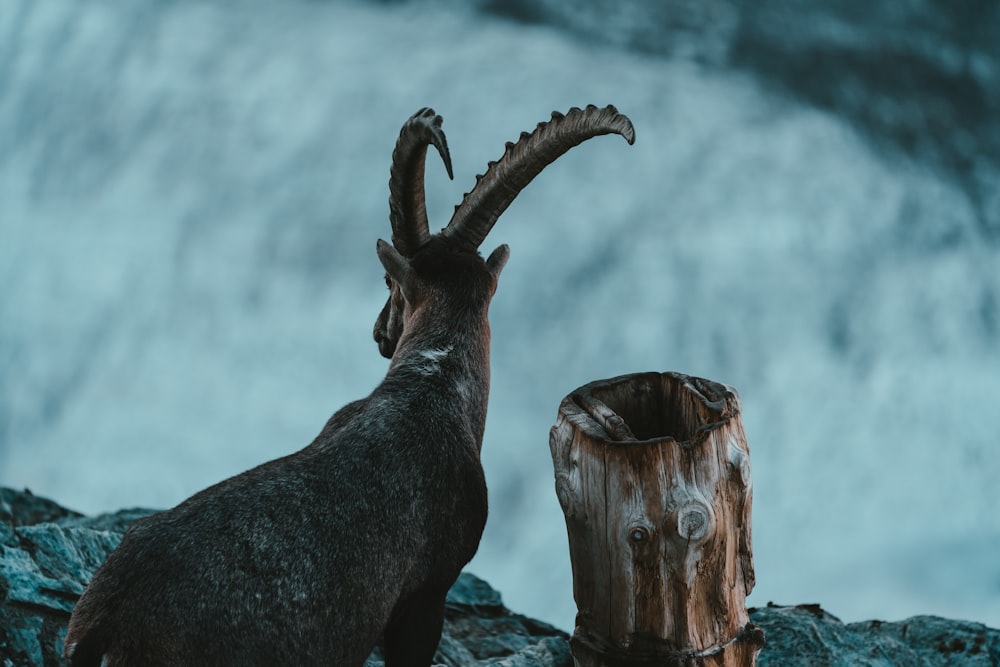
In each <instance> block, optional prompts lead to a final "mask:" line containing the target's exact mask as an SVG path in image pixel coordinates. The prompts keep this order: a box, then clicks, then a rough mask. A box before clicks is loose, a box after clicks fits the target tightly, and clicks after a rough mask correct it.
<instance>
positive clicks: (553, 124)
mask: <svg viewBox="0 0 1000 667" xmlns="http://www.w3.org/2000/svg"><path fill="white" fill-rule="evenodd" d="M612 133H614V134H620V135H622V136H623V137H625V141H627V142H628V143H629V144H630V145H631V144H633V143H635V128H634V127H632V121H630V120H629V119H628V117H627V116H625V115H624V114H620V113H618V109H616V108H614V107H613V106H611V105H608V106H606V107H604V108H603V109H599V108H598V107H596V106H594V105H592V104H591V105H588V106H587V108H586V109H579V108H577V107H573V108H572V109H570V110H569V111H568V112H567V113H566V114H565V115H563V114H561V113H559V112H558V111H553V112H552V120H550V121H548V122H543V123H539V124H538V127H536V128H535V131H534V132H532V133H531V134H528V133H527V132H522V133H521V137H520V139H518V140H517V143H511V142H508V143H507V150H505V151H504V154H503V156H502V157H501V158H500V159H499V160H497V161H496V162H490V163H489V166H488V167H487V169H486V173H485V174H483V175H482V176H477V177H476V185H475V187H473V188H472V191H471V192H469V193H467V194H466V195H465V196H464V197H463V198H462V203H461V204H459V205H458V206H456V207H455V214H454V215H452V216H451V221H450V222H449V223H448V226H447V227H446V228H445V229H443V230H442V231H441V234H442V235H444V236H448V237H451V238H454V239H457V240H461V241H462V242H464V243H467V244H469V245H471V246H472V247H475V248H478V247H479V245H480V244H481V243H482V242H483V240H484V239H485V238H486V235H487V234H489V233H490V230H491V229H493V225H494V224H496V221H497V219H498V218H499V217H500V215H501V214H502V213H503V212H504V211H505V210H507V207H508V206H510V203H511V202H512V201H514V199H515V198H516V197H517V195H518V194H519V193H520V192H521V190H523V189H524V187H525V186H526V185H528V183H530V182H531V179H533V178H534V177H535V176H538V174H540V173H541V171H542V170H543V169H545V167H547V166H549V165H550V164H552V163H553V162H555V161H556V160H557V159H558V158H559V156H561V155H562V154H563V153H565V152H566V151H568V150H569V149H570V148H573V147H574V146H576V145H578V144H581V143H583V142H584V141H586V140H587V139H590V138H592V137H596V136H599V135H602V134H612Z"/></svg>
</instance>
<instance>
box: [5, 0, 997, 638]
mask: <svg viewBox="0 0 1000 667" xmlns="http://www.w3.org/2000/svg"><path fill="white" fill-rule="evenodd" d="M589 102H593V103H597V104H605V103H609V102H610V103H614V104H615V105H617V106H618V107H619V109H621V110H622V111H623V112H625V113H627V114H628V115H629V116H630V117H631V118H632V120H633V122H634V123H635V126H636V128H637V141H636V145H635V146H632V147H629V146H627V145H626V144H625V143H624V142H623V141H621V140H620V138H617V137H611V138H609V137H604V138H599V139H595V140H593V141H591V142H588V143H587V144H585V145H583V146H581V147H579V148H577V149H574V151H573V152H571V153H570V154H568V155H567V156H566V157H565V158H563V159H562V160H561V161H560V162H558V163H557V164H555V165H553V166H552V167H550V168H549V169H547V170H546V171H545V172H544V173H543V174H542V175H541V176H539V178H537V179H536V180H535V181H534V182H533V183H532V184H531V185H530V186H529V187H528V189H527V190H525V191H524V193H523V194H522V195H521V197H519V199H518V200H517V201H516V202H515V203H514V205H513V206H511V208H510V209H509V210H508V212H507V213H506V214H505V215H504V217H503V218H502V220H501V221H500V223H499V224H498V226H497V228H496V230H495V231H494V233H493V234H492V235H491V238H490V239H489V240H488V241H487V244H486V248H485V249H486V250H491V249H492V248H493V247H494V246H495V245H496V244H499V243H501V242H507V243H509V244H510V245H511V248H512V258H511V262H510V263H509V264H508V267H507V269H506V270H505V272H504V276H503V280H502V282H501V286H500V291H499V292H498V294H497V297H496V299H495V301H494V304H493V308H492V312H491V320H492V322H493V332H494V348H493V388H492V396H491V405H490V416H489V420H488V426H487V433H486V444H485V447H484V462H485V465H486V468H487V479H488V482H489V484H490V490H491V517H490V523H489V525H488V527H487V533H486V536H485V538H484V541H483V544H482V546H481V548H480V553H479V555H478V556H477V557H476V560H475V561H474V562H473V563H472V565H471V566H470V567H471V569H472V570H473V571H475V572H476V573H477V574H479V575H481V576H483V577H484V578H486V579H488V580H489V581H490V582H491V583H492V584H493V585H494V586H496V587H497V588H498V589H499V590H501V591H503V592H504V595H505V599H506V602H507V603H508V604H509V606H510V607H511V608H513V609H517V610H518V611H520V612H524V613H528V614H531V615H534V616H537V617H540V618H543V619H546V620H549V621H552V622H554V623H556V624H558V625H560V626H562V627H564V628H570V627H571V626H572V619H573V614H574V612H575V607H574V605H573V600H572V593H571V578H570V571H569V562H568V555H567V552H566V537H565V528H564V525H563V520H562V515H561V513H560V510H559V507H558V504H557V502H556V499H555V494H554V492H553V484H552V473H551V463H550V460H549V453H548V442H547V437H548V428H549V427H550V426H551V424H552V423H553V421H554V418H555V411H556V407H557V406H558V403H559V400H560V399H561V398H562V396H563V395H565V394H566V393H568V392H569V391H570V390H572V389H573V388H575V387H576V386H579V385H581V384H584V383H585V382H588V381H590V380H593V379H598V378H602V377H609V376H612V375H618V374H622V373H628V372H636V371H646V370H678V371H682V372H686V373H691V374H694V375H700V376H703V377H708V378H712V379H715V380H718V381H722V382H726V383H727V384H730V385H733V386H735V387H736V388H738V389H739V391H740V393H741V395H742V398H743V404H744V412H745V415H744V419H745V424H746V427H747V432H748V435H749V438H750V445H751V449H752V454H753V464H754V474H755V512H754V542H755V551H756V565H757V578H758V587H757V591H756V592H755V593H754V595H753V597H752V599H751V602H752V603H756V604H763V603H765V602H766V601H768V600H775V601H777V602H786V603H787V602H805V601H821V602H822V603H823V604H824V606H825V607H827V608H828V609H830V610H831V611H832V612H833V613H835V614H837V615H839V616H841V617H842V618H844V619H845V620H859V619H862V618H869V617H889V618H899V617H902V616H905V615H909V614H914V613H935V614H941V615H950V616H957V617H964V618H970V619H975V620H979V621H984V622H987V623H989V624H991V625H994V626H1000V565H998V561H997V559H996V558H995V554H996V553H998V551H1000V512H998V511H997V510H998V509H1000V500H998V495H997V492H996V481H995V480H996V479H998V478H1000V453H998V443H997V436H996V433H997V420H998V417H997V404H998V403H1000V342H998V339H1000V335H998V334H1000V271H998V270H997V266H1000V262H998V260H1000V257H998V255H1000V253H998V251H997V248H996V247H995V245H989V244H985V243H982V242H980V241H979V240H978V237H977V235H976V233H975V219H974V212H973V211H972V210H971V209H970V206H969V204H968V203H967V201H966V199H965V198H964V197H963V196H962V194H961V193H960V192H958V191H956V190H955V189H953V187H952V186H951V185H950V184H949V183H948V182H947V181H945V180H942V179H941V178H939V177H937V176H936V175H935V174H934V173H933V172H931V171H930V170H929V169H927V168H926V167H924V166H922V165H921V164H919V163H916V162H909V161H906V160H905V159H904V158H902V157H896V158H888V157H885V156H884V154H882V153H878V152H876V151H874V149H873V148H872V147H871V146H870V145H869V144H868V143H867V140H866V139H865V138H864V137H861V136H859V135H857V134H855V132H854V131H853V130H852V129H851V127H850V126H849V125H847V124H846V123H845V122H843V121H842V120H840V119H838V118H837V117H835V116H833V115H829V114H826V113H823V112H820V111H816V110H813V109H810V108H807V107H804V106H801V105H799V104H797V103H796V102H793V101H791V100H790V99H787V98H784V97H778V96H775V95H773V94H771V93H768V92H767V91H766V90H764V89H763V88H761V87H760V86H759V85H758V84H757V83H756V82H755V81H754V80H753V79H752V78H749V77H746V76H740V75H737V74H726V73H724V72H720V71H719V70H716V69H704V68H700V67H698V66H696V65H692V64H685V63H683V62H680V61H672V60H664V59H657V58H645V57H642V56H638V55H635V54H630V53H627V52H624V51H619V50H615V49H612V48H610V47H609V48H608V49H600V48H595V47H593V46H589V47H588V46H585V45H584V44H582V43H580V42H578V41H574V40H573V39H571V38H567V37H565V36H564V35H562V34H560V33H559V32H557V31H554V30H551V29H548V28H543V27H524V26H516V25H514V24H510V23H505V22H503V21H500V20H492V19H485V18H482V17H480V16H476V15H473V14H465V13H462V12H456V11H445V9H443V8H438V9H419V8H416V7H411V6H403V7H398V6H383V5H379V4H370V5H369V4H355V3H350V2H344V3H333V4H324V3H313V2H288V3H284V4H281V5H280V7H279V6H278V5H277V3H266V2H263V1H257V0H255V1H250V2H243V3H222V2H195V1H193V0H190V1H189V0H180V1H178V2H152V1H150V2H143V3H120V2H114V1H113V0H95V1H92V2H88V3H78V2H75V1H73V0H48V1H47V2H45V3H38V2H33V1H32V0H8V2H4V3H2V4H0V483H2V484H5V485H9V486H18V487H19V486H28V487H30V488H32V489H33V490H34V491H35V492H37V493H41V494H46V495H50V496H53V497H55V498H57V499H59V500H60V501H61V502H64V503H65V504H67V505H70V506H72V507H75V508H76V509H79V510H83V511H87V512H94V511H101V510H107V509H112V508H117V507H121V506H135V505H141V506H151V507H164V506H169V505H171V504H174V503H176V502H178V501H180V500H181V499H183V498H184V497H186V496H187V495H189V494H191V493H193V492H195V491H197V490H198V489H200V488H203V487H204V486H207V485H209V484H211V483H213V482H215V481H217V480H219V479H221V478H223V477H225V476H228V475H231V474H234V473H237V472H239V471H241V470H244V469H246V468H248V467H250V466H252V465H255V464H256V463H259V462H261V461H263V460H266V459H269V458H273V457H276V456H280V455H283V454H286V453H288V452H291V451H294V450H296V449H298V448H300V447H302V446H304V445H306V444H307V443H308V442H309V441H310V440H311V438H312V437H313V436H314V435H315V434H316V433H317V432H318V431H319V429H320V427H321V426H322V425H323V423H324V421H325V419H326V418H327V417H328V416H329V414H330V413H332V412H333V411H334V410H335V409H337V408H338V407H340V406H341V405H343V404H344V403H346V402H347V401H349V400H351V399H354V398H357V397H359V396H361V395H363V394H365V393H367V392H368V391H369V390H370V389H371V388H372V387H373V386H374V385H375V384H376V383H377V382H378V381H379V379H380V377H381V375H382V374H383V373H384V371H385V367H386V362H385V361H384V360H383V359H382V358H381V357H379V356H378V353H377V350H376V348H375V346H374V343H373V342H372V341H371V326H372V324H373V322H374V319H375V316H376V315H377V312H378V310H379V309H380V308H381V305H382V300H383V299H384V286H383V285H382V281H381V271H380V267H379V265H378V263H377V261H376V260H375V256H374V245H375V239H376V238H377V237H379V236H381V237H388V235H389V226H388V222H387V206H386V198H387V194H388V193H387V187H386V182H387V179H388V166H389V158H390V155H391V151H392V146H393V143H394V141H395V137H396V134H397V133H398V130H399V126H400V125H401V124H402V122H403V121H404V120H405V119H406V118H407V117H408V116H409V115H410V114H411V113H412V112H413V111H415V110H416V109H417V108H419V107H421V106H425V105H430V106H433V107H434V108H435V109H437V110H438V111H439V112H440V113H441V114H442V115H443V116H444V117H445V125H444V128H445V130H446V132H447V133H448V137H449V144H450V147H451V151H452V157H453V159H454V163H455V170H456V180H455V182H453V183H452V182H449V181H448V180H447V178H446V177H445V174H444V170H443V168H441V166H440V165H439V164H436V162H435V161H434V160H431V161H429V163H428V169H427V173H428V183H427V189H428V198H429V201H428V206H429V210H430V215H431V218H432V225H433V224H434V222H433V221H439V222H438V224H442V225H443V224H444V222H445V221H446V220H447V218H448V216H449V215H450V212H451V206H452V205H453V204H455V203H457V202H458V201H459V199H460V198H461V194H462V192H464V191H466V190H468V189H469V188H470V187H471V185H472V183H473V176H474V174H475V173H479V172H481V171H482V170H483V169H484V167H485V163H486V161H487V160H489V159H494V158H496V157H497V156H498V155H499V154H500V153H501V151H502V149H503V142H504V141H507V140H512V139H515V138H516V137H517V135H518V133H519V132H520V131H522V130H528V129H531V128H532V127H533V126H534V124H535V123H536V122H538V121H540V120H545V119H547V117H548V113H549V112H550V111H551V110H553V109H561V110H565V109H567V108H568V107H570V106H573V105H582V104H586V103H589ZM942 221H947V225H942ZM943 227H946V228H947V229H949V230H955V229H958V230H964V231H962V233H959V234H957V235H956V234H954V233H951V234H950V235H949V236H948V238H941V233H940V231H939V230H941V229H942V228H943Z"/></svg>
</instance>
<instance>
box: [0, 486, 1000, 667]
mask: <svg viewBox="0 0 1000 667" xmlns="http://www.w3.org/2000/svg"><path fill="white" fill-rule="evenodd" d="M151 513H152V511H151V510H142V509H131V510H122V511H119V512H115V513H114V514H104V515H101V516H97V517H84V516H81V515H80V514H78V513H76V512H73V511H71V510H68V509H65V508H63V507H61V506H59V505H58V504H57V503H55V502H52V501H51V500H47V499H45V498H40V497H38V496H35V495H32V494H31V492H30V491H14V490H12V489H6V488H0V664H2V666H3V667H13V666H17V667H22V666H25V667H27V666H35V665H44V666H46V667H49V666H55V665H61V664H63V662H62V660H61V659H60V655H61V653H62V640H63V637H64V635H65V633H66V622H67V621H68V620H69V616H70V612H71V611H72V609H73V604H74V603H75V601H76V599H77V598H78V597H79V595H80V593H81V592H82V591H83V589H84V587H85V586H86V583H87V581H89V579H90V577H91V576H92V575H93V573H94V571H95V570H96V569H97V567H98V566H99V565H100V564H101V562H102V561H103V560H104V558H105V557H107V555H108V554H109V553H110V552H111V550H112V549H114V548H115V546H117V544H118V542H119V540H120V539H121V534H122V533H123V532H124V531H125V529H126V528H127V527H128V526H129V524H131V523H132V522H133V521H135V520H136V519H138V518H140V517H143V516H146V515H148V514H151ZM750 617H751V619H752V620H753V622H754V623H756V624H757V625H759V626H761V627H762V628H763V629H764V631H765V633H766V634H767V645H766V646H765V647H764V649H763V651H762V652H761V654H760V658H759V661H758V664H759V665H761V666H762V667H768V666H772V665H775V666H776V665H810V666H814V667H822V666H824V665H829V666H830V667H839V666H844V667H847V666H848V665H851V666H854V665H862V666H864V665H868V666H873V667H874V666H882V665H885V666H889V665H893V666H903V667H905V666H908V665H913V666H917V665H920V666H921V667H925V666H934V665H984V666H986V665H998V664H1000V630H994V629H991V628H988V627H986V626H985V625H982V624H980V623H971V622H965V621H950V620H947V619H943V618H936V617H933V616H917V617H914V618H911V619H908V620H906V621H901V622H897V623H883V622H881V621H869V622H865V623H851V624H847V625H845V624H843V623H841V622H840V621H839V620H838V619H837V618H835V617H834V616H831V615H830V614H828V613H826V612H825V611H823V610H822V609H821V608H820V607H819V606H818V605H798V606H791V607H778V606H769V607H766V608H762V609H752V610H751V611H750ZM567 639H568V637H567V635H566V634H565V633H564V632H562V631H560V630H558V629H557V628H554V627H552V626H550V625H547V624H545V623H542V622H540V621H535V620H532V619H530V618H527V617H524V616H521V615H518V614H514V613H512V612H511V611H509V610H508V609H507V608H506V607H504V606H503V602H502V600H501V598H500V594H499V593H498V592H496V591H495V590H493V589H492V588H491V587H490V586H489V584H487V583H486V582H485V581H483V580H481V579H478V578H477V577H475V576H473V575H471V574H468V573H466V574H463V575H462V576H461V577H460V578H459V580H458V581H457V582H456V583H455V586H454V587H453V588H452V590H451V592H450V593H449V594H448V602H447V614H446V619H445V630H444V636H443V637H442V639H441V645H440V647H439V649H438V654H437V658H436V661H437V662H438V663H440V664H443V665H448V666H450V667H460V666H478V665H483V666H485V665H492V666H494V667H572V665H573V659H572V656H571V654H570V651H569V644H568V642H567ZM382 664H383V663H382V660H381V658H380V654H379V652H378V650H376V651H375V653H373V654H372V657H371V658H369V660H368V662H367V664H366V667H381V665H382Z"/></svg>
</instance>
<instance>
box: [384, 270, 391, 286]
mask: <svg viewBox="0 0 1000 667" xmlns="http://www.w3.org/2000/svg"><path fill="white" fill-rule="evenodd" d="M385 286H386V287H388V288H389V289H392V281H391V280H389V274H388V273H387V274H385Z"/></svg>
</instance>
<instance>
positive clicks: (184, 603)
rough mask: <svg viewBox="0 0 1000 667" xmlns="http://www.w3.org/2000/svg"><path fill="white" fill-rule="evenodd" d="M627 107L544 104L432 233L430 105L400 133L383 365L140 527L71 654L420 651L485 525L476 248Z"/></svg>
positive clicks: (110, 658) (394, 656)
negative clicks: (266, 456)
mask: <svg viewBox="0 0 1000 667" xmlns="http://www.w3.org/2000/svg"><path fill="white" fill-rule="evenodd" d="M611 132H616V133H619V134H621V135H623V136H624V137H625V138H626V139H627V140H628V141H629V143H631V142H632V141H633V137H634V134H633V130H632V125H631V123H630V122H629V120H628V119H627V118H626V117H625V116H623V115H621V114H619V113H618V112H617V111H616V110H615V109H614V107H606V108H604V109H598V108H596V107H588V108H587V109H584V110H580V109H573V110H571V111H570V112H569V113H568V114H566V115H565V116H564V115H562V114H553V116H552V120H551V121H550V122H548V123H542V124H540V125H539V126H538V127H537V128H536V129H535V131H534V132H532V133H531V134H524V135H522V136H521V139H520V140H519V141H518V142H517V143H516V144H508V145H507V150H506V152H505V153H504V155H503V157H502V158H501V159H500V160H499V161H498V162H494V163H490V166H489V169H488V170H487V172H486V174H485V176H483V177H480V179H479V180H478V182H477V183H476V186H475V187H474V188H473V190H472V191H471V192H470V193H469V194H467V195H465V197H464V199H463V200H462V203H461V204H460V205H459V206H458V207H457V208H456V210H455V215H454V216H453V217H452V220H451V222H450V223H449V224H448V226H447V227H446V228H445V229H444V230H442V231H441V232H440V233H438V234H435V235H433V236H432V235H430V233H429V232H428V224H427V213H426V210H425V208H424V190H423V188H424V186H423V172H424V162H425V157H426V152H427V147H428V146H430V145H433V146H435V148H436V149H437V150H438V152H439V153H440V154H441V157H442V158H443V159H444V161H445V165H446V167H447V168H448V172H449V175H450V174H451V161H450V157H449V155H448V148H447V143H446V142H445V137H444V133H443V132H442V131H441V118H440V117H439V116H437V115H436V114H435V113H434V112H433V111H431V110H430V109H422V110H421V111H419V112H417V113H416V114H415V115H414V116H413V117H412V118H410V120H409V121H407V123H406V124H405V125H404V126H403V129H402V130H401V132H400V137H399V141H398V142H397V144H396V149H395V151H394V152H393V163H392V170H391V178H390V181H389V189H390V199H389V210H390V220H391V222H392V231H393V245H390V244H388V243H386V242H385V241H379V243H378V246H377V254H378V258H379V261H380V262H381V263H382V266H383V267H384V268H385V272H386V280H387V283H388V285H389V289H390V293H389V299H388V302H387V303H386V306H385V308H384V309H383V311H382V313H381V314H380V315H379V318H378V321H377V323H376V326H375V339H376V341H377V342H378V345H379V350H380V352H381V353H382V354H383V355H385V356H387V357H390V358H391V359H392V361H391V363H390V365H389V370H388V373H387V374H386V376H385V379H384V380H383V381H382V383H381V384H380V385H379V386H378V387H376V388H375V390H374V391H373V392H372V393H371V395H369V396H368V397H367V398H364V399H361V400H359V401H355V402H353V403H350V404H348V405H347V406H345V407H344V408H342V409H341V410H339V411H338V412H337V413H336V414H334V415H333V417H331V418H330V420H329V421H328V422H327V424H326V426H325V427H324V428H323V430H322V431H321V432H320V434H319V435H318V436H317V437H316V439H315V440H314V441H313V442H312V443H311V444H310V445H309V446H308V447H306V448H305V449H303V450H301V451H299V452H296V453H295V454H292V455H290V456H286V457H284V458H281V459H277V460H275V461H271V462H268V463H265V464H263V465H261V466H259V467H257V468H254V469H252V470H249V471H247V472H245V473H243V474H241V475H237V476H235V477H232V478H230V479H227V480H225V481H223V482H220V483H219V484H216V485H215V486H212V487H210V488H208V489H205V490H204V491H201V492H200V493H197V494H195V495H194V496H192V497H191V498H189V499H187V500H185V501H184V502H182V503H181V504H180V505H178V506H177V507H175V508H173V509H171V510H168V511H166V512H162V513H160V514H157V515H154V516H151V517H148V518H146V519H143V520H141V521H138V522H136V523H135V525H134V526H133V527H132V528H131V529H130V530H129V531H128V532H127V533H126V534H125V536H124V538H123V539H122V542H121V544H120V545H119V547H118V548H117V549H116V550H115V551H114V552H113V553H112V554H111V556H109V557H108V559H107V561H106V562H105V563H104V565H103V566H101V568H100V569H99V570H98V572H97V574H95V576H94V579H93V581H92V582H91V583H90V586H89V587H88V588H87V590H86V591H85V592H84V594H83V596H82V597H81V598H80V601H79V602H78V603H77V606H76V609H75V610H74V612H73V616H72V618H71V619H70V623H69V631H68V633H67V636H66V657H67V658H68V659H69V662H70V664H71V665H73V666H74V667H80V666H95V667H96V666H97V665H106V666H107V667H115V666H119V665H145V666H155V665H241V666H245V665H278V664H282V665H343V666H352V667H353V666H357V665H361V664H362V663H363V662H364V660H365V658H366V657H367V656H368V654H369V653H370V652H371V650H372V648H373V647H374V646H375V645H376V644H377V643H378V642H379V641H382V644H383V650H384V656H385V659H386V664H387V665H388V667H403V666H408V665H412V666H415V667H417V666H419V667H426V666H427V665H429V664H430V663H431V660H432V658H433V656H434V652H435V650H436V648H437V644H438V641H439V640H440V636H441V628H442V624H443V619H444V601H445V595H446V593H447V591H448V589H449V588H450V587H451V585H452V584H453V583H454V581H455V579H456V578H457V577H458V575H459V573H460V571H461V569H462V567H463V566H464V565H465V564H466V563H467V562H468V561H469V560H470V559H471V558H472V556H473V554H475V552H476V549H477V548H478V546H479V539H480V537H481V535H482V531H483V527H484V525H485V523H486V511H487V505H486V483H485V480H484V477H483V469H482V465H481V464H480V460H479V452H480V449H481V447H482V438H483V428H484V426H485V422H486V405H487V399H488V395H489V345H490V329H489V322H488V320H487V311H488V308H489V303H490V299H491V298H492V296H493V294H494V292H495V291H496V287H497V280H498V277H499V275H500V272H501V270H502V269H503V266H504V264H505V263H506V261H507V256H508V249H507V247H506V246H500V247H499V248H497V249H496V250H495V251H493V253H492V254H491V255H490V256H489V258H488V259H486V260H484V259H483V258H482V257H481V256H480V254H479V252H478V247H479V245H480V244H481V243H482V241H483V240H484V239H485V238H486V235H487V234H488V233H489V231H490V229H491V228H492V226H493V224H494V223H495V222H496V220H497V218H498V217H499V216H500V214H501V213H502V212H503V211H504V209H505V208H506V207H507V206H508V205H509V204H510V202H511V201H513V199H514V197H515V196H516V195H517V193H518V192H519V191H520V190H521V188H523V187H524V186H525V185H527V184H528V182H529V181H530V180H531V179H532V178H534V177H535V176H536V175H537V174H538V173H539V172H541V171H542V169H544V168H545V166H546V165H548V164H550V163H551V162H552V161H553V160H555V159H556V158H557V157H559V156H560V155H561V154H562V153H564V152H566V151H567V150H569V148H571V147H572V146H575V145H576V144H579V143H580V142H582V141H584V140H586V139H588V138H590V137H593V136H597V135H600V134H608V133H611Z"/></svg>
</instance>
